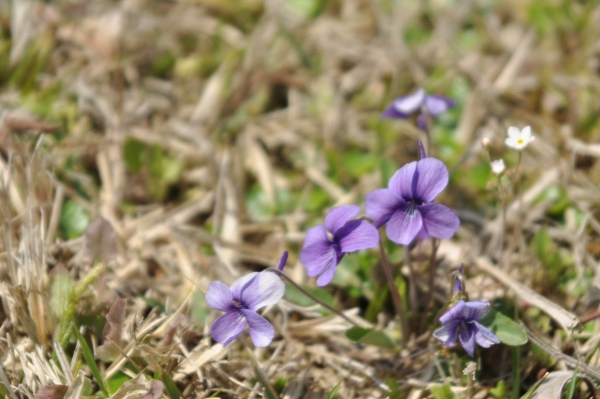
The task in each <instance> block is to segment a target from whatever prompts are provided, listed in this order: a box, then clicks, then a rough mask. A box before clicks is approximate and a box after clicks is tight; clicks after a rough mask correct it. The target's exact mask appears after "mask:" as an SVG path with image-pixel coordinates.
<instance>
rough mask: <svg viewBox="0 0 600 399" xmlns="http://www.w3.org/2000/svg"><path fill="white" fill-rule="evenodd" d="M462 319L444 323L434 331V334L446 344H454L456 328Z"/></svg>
mask: <svg viewBox="0 0 600 399" xmlns="http://www.w3.org/2000/svg"><path fill="white" fill-rule="evenodd" d="M459 323H460V320H453V321H450V322H448V323H446V324H444V325H443V326H442V327H441V328H440V329H438V330H436V331H435V332H434V333H433V336H434V337H435V338H437V339H438V340H439V341H440V342H441V343H442V345H444V346H453V345H454V344H456V329H457V328H458V324H459Z"/></svg>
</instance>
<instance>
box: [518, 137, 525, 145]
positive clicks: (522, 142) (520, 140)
mask: <svg viewBox="0 0 600 399" xmlns="http://www.w3.org/2000/svg"><path fill="white" fill-rule="evenodd" d="M517 144H519V145H523V144H525V140H524V139H522V138H518V139H517Z"/></svg>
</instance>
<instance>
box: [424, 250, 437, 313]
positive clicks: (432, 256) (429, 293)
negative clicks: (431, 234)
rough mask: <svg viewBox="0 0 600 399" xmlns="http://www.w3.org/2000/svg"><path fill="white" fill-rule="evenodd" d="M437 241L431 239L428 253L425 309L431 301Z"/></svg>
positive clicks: (429, 305)
mask: <svg viewBox="0 0 600 399" xmlns="http://www.w3.org/2000/svg"><path fill="white" fill-rule="evenodd" d="M439 243H440V242H439V241H438V240H437V239H435V238H432V239H431V253H430V254H429V290H428V291H427V302H426V303H427V307H426V308H425V309H429V308H430V307H431V304H432V303H433V286H434V278H435V260H436V258H437V257H436V255H437V250H438V247H439Z"/></svg>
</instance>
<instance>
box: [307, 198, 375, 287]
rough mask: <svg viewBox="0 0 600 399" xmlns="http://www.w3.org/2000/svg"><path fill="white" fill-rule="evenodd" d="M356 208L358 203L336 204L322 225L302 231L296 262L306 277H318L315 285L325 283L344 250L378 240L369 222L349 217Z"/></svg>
mask: <svg viewBox="0 0 600 399" xmlns="http://www.w3.org/2000/svg"><path fill="white" fill-rule="evenodd" d="M359 211H360V207H359V206H358V205H342V206H338V207H336V208H333V209H332V210H330V211H329V213H328V214H327V216H326V217H325V225H322V224H320V225H318V226H315V227H313V228H311V229H310V230H308V231H307V232H306V238H305V240H304V246H303V247H302V251H300V262H301V263H302V264H303V265H304V267H305V268H306V270H307V271H308V276H309V277H315V276H319V278H318V279H317V285H318V286H324V285H327V284H329V282H330V281H331V279H332V278H333V274H334V273H335V268H336V266H337V265H338V263H340V261H341V260H342V258H343V257H344V255H345V254H346V253H348V252H354V251H358V250H361V249H367V248H373V247H374V246H376V245H377V243H378V242H379V233H378V232H377V229H376V228H375V227H373V225H371V224H370V223H368V222H366V221H364V220H350V219H351V218H353V217H354V216H356V214H357V213H358V212H359Z"/></svg>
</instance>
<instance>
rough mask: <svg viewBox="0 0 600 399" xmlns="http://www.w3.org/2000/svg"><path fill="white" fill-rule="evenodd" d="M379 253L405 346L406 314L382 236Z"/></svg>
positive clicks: (406, 340) (404, 345) (406, 334)
mask: <svg viewBox="0 0 600 399" xmlns="http://www.w3.org/2000/svg"><path fill="white" fill-rule="evenodd" d="M379 253H380V255H381V265H382V267H383V272H384V273H385V278H386V280H387V281H388V284H389V286H390V294H391V295H392V301H393V302H394V307H395V308H396V313H397V314H398V317H399V318H400V335H401V342H402V346H403V347H406V344H407V343H408V334H409V332H408V331H409V330H408V323H407V321H406V314H405V313H404V307H403V306H402V298H401V297H400V293H399V292H398V288H397V287H396V284H395V283H394V275H393V273H392V268H391V266H390V263H389V261H388V258H387V255H386V253H385V249H384V248H383V237H381V239H380V240H379Z"/></svg>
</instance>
